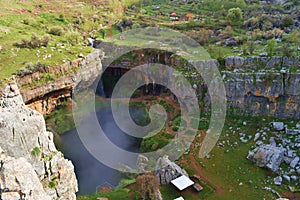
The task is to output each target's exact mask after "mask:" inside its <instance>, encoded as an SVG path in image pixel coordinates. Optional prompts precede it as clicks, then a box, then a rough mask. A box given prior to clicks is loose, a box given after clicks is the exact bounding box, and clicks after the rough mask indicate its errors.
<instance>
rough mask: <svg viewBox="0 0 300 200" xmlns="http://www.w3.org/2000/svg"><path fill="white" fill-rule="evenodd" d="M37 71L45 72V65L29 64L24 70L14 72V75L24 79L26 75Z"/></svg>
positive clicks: (38, 63)
mask: <svg viewBox="0 0 300 200" xmlns="http://www.w3.org/2000/svg"><path fill="white" fill-rule="evenodd" d="M37 71H40V72H45V71H46V69H45V65H44V64H42V63H40V62H37V63H36V64H32V63H29V64H27V66H26V67H25V68H22V69H20V70H18V71H17V72H15V73H14V75H17V76H19V77H24V76H26V75H28V74H32V73H34V72H37Z"/></svg>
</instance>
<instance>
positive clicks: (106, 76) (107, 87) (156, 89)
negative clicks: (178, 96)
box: [96, 67, 174, 98]
mask: <svg viewBox="0 0 300 200" xmlns="http://www.w3.org/2000/svg"><path fill="white" fill-rule="evenodd" d="M128 71H129V69H128V68H120V67H107V68H106V69H105V71H104V72H103V74H102V76H101V77H100V79H99V81H98V82H97V83H96V84H97V87H96V95H98V96H102V97H104V98H111V96H112V93H113V90H114V88H115V86H116V84H117V82H118V81H119V80H120V79H121V77H122V76H123V75H124V74H125V73H126V72H128ZM133 78H138V77H133ZM161 95H164V96H167V95H172V92H171V91H170V90H169V89H168V88H166V87H165V86H163V85H160V84H156V83H150V84H147V85H146V84H145V85H143V86H141V87H139V88H137V89H136V90H135V91H134V94H133V95H132V98H139V97H143V96H154V97H155V96H161ZM172 97H173V98H174V96H172Z"/></svg>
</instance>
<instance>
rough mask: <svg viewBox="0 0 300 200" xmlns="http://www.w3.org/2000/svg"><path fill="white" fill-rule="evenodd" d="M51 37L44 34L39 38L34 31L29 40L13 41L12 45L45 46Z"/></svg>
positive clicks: (21, 46) (22, 46)
mask: <svg viewBox="0 0 300 200" xmlns="http://www.w3.org/2000/svg"><path fill="white" fill-rule="evenodd" d="M50 40H51V37H50V36H49V35H44V36H43V37H42V38H39V37H38V36H37V35H36V34H35V33H33V34H32V36H31V40H27V39H22V41H21V43H15V44H14V46H16V47H19V48H29V49H36V48H39V47H42V46H43V47H47V46H48V44H49V42H50Z"/></svg>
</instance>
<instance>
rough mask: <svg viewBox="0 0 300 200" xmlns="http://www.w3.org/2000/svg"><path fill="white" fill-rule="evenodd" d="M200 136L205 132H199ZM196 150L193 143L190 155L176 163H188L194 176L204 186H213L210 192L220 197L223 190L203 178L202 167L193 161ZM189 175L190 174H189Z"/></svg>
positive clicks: (206, 178)
mask: <svg viewBox="0 0 300 200" xmlns="http://www.w3.org/2000/svg"><path fill="white" fill-rule="evenodd" d="M200 133H201V136H203V135H204V134H205V131H204V130H203V131H200ZM196 152H197V149H196V148H195V141H194V142H193V144H192V145H191V148H190V153H189V154H188V155H186V156H185V157H184V158H183V159H182V160H180V161H179V162H178V164H184V163H189V165H188V166H189V168H191V169H194V170H195V171H196V175H198V176H199V177H200V178H201V180H200V181H201V182H203V183H204V184H205V185H206V186H208V187H210V185H213V188H212V187H210V188H211V189H212V190H214V192H215V193H216V194H218V195H221V194H222V193H223V189H222V188H221V187H220V186H218V185H215V184H213V181H212V180H210V179H209V178H208V177H206V176H205V174H204V172H203V169H202V167H201V166H200V164H199V163H198V161H197V160H196V159H195V156H197V155H194V154H196ZM190 175H191V174H190Z"/></svg>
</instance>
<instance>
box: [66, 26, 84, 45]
mask: <svg viewBox="0 0 300 200" xmlns="http://www.w3.org/2000/svg"><path fill="white" fill-rule="evenodd" d="M65 38H66V40H67V42H69V43H70V44H72V45H75V44H78V43H79V41H80V40H81V35H80V33H79V32H78V31H77V30H73V29H71V30H69V31H68V32H66V34H65Z"/></svg>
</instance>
